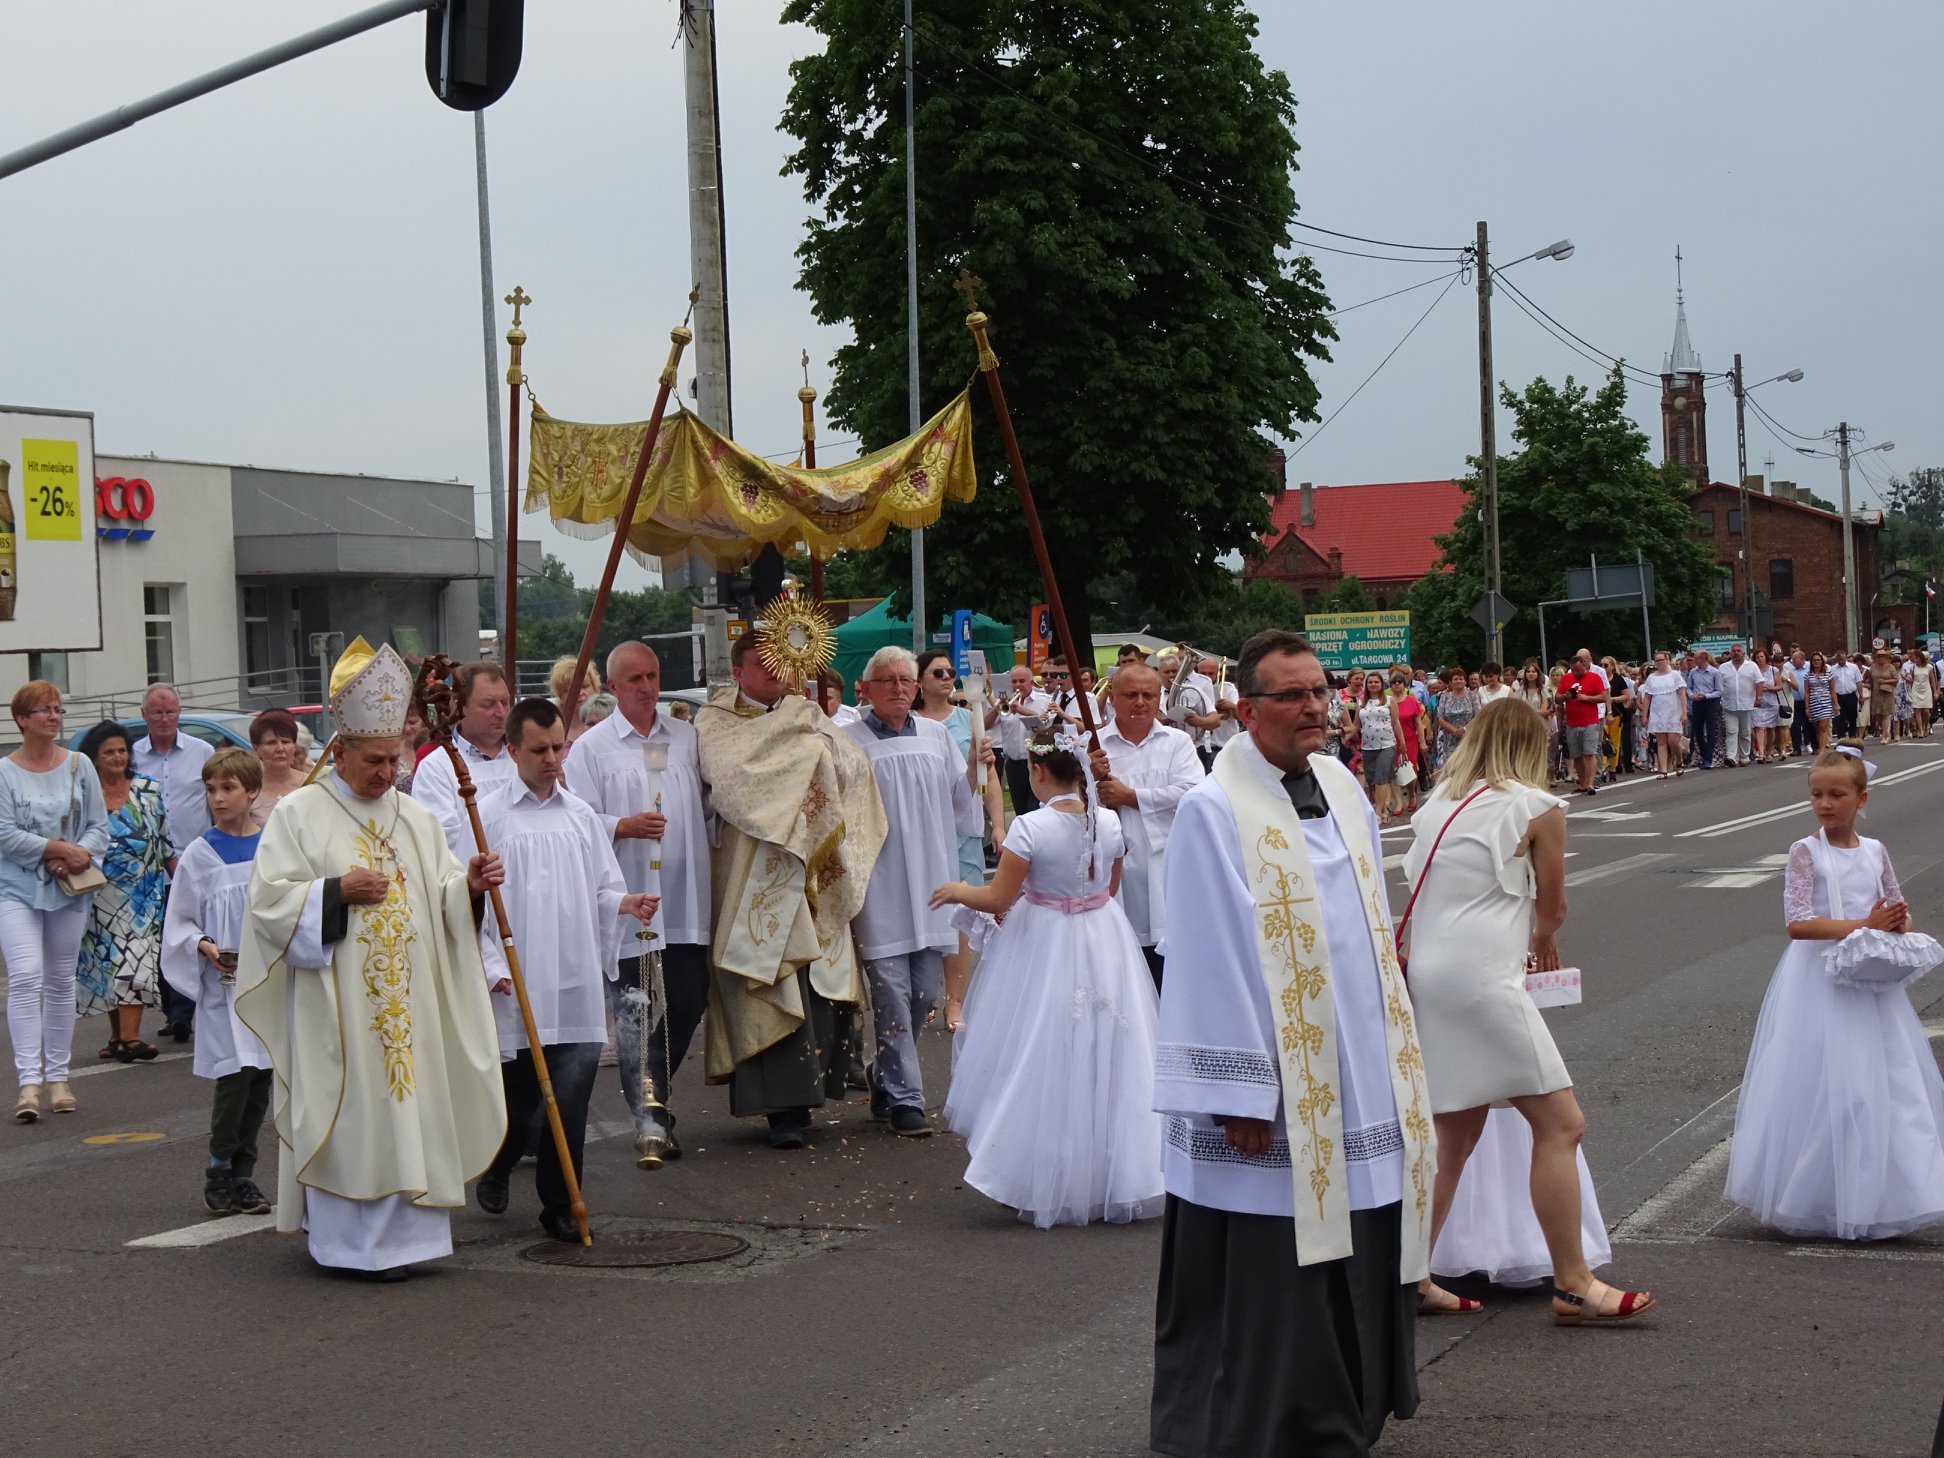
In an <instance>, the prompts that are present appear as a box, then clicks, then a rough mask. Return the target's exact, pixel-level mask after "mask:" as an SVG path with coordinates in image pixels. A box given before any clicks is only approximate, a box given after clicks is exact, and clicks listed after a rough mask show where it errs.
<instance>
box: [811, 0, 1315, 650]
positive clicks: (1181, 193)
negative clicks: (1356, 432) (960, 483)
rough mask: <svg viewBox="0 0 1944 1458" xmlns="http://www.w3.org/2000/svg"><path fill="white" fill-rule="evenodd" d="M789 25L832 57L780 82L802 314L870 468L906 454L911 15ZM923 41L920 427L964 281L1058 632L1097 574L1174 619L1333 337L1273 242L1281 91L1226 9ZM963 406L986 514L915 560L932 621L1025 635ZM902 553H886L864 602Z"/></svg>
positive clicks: (1310, 395) (1026, 0) (962, 358)
mask: <svg viewBox="0 0 1944 1458" xmlns="http://www.w3.org/2000/svg"><path fill="white" fill-rule="evenodd" d="M784 19H785V20H787V21H793V22H799V23H802V24H805V25H808V26H810V27H811V28H812V29H814V30H816V31H817V32H819V33H820V34H821V35H822V36H823V37H824V39H825V48H824V50H823V52H822V53H821V54H818V55H814V56H809V57H806V58H804V59H803V60H800V61H798V62H796V64H795V65H794V66H793V67H792V75H793V77H794V84H793V85H792V87H791V91H790V97H789V102H788V105H787V107H786V109H785V111H784V114H783V125H784V127H785V129H786V130H788V131H789V132H790V133H791V134H792V135H793V136H795V137H796V138H797V140H798V143H799V146H798V149H797V151H796V152H795V153H794V154H793V155H792V156H791V158H790V160H789V162H788V164H787V167H786V171H787V172H789V173H791V174H794V175H797V176H800V177H801V178H802V179H803V186H804V193H805V196H806V198H807V200H808V201H810V202H811V203H812V204H813V205H815V206H816V207H817V209H818V215H817V216H815V217H813V218H812V220H811V221H810V224H809V234H808V237H807V238H806V239H805V241H804V242H803V244H802V246H801V247H800V249H799V250H798V252H799V257H800V258H801V260H802V284H803V287H804V288H805V289H806V290H807V291H808V292H809V294H810V297H811V299H812V301H813V305H814V308H815V311H816V314H817V317H818V318H819V319H820V320H822V321H823V322H826V323H842V324H848V325H849V326H850V327H851V329H852V330H853V332H854V335H855V338H854V339H853V341H852V342H851V343H849V344H846V345H844V346H842V347H841V348H840V349H839V350H838V352H837V357H836V360H835V377H834V379H833V381H832V383H831V387H830V391H829V394H828V397H827V402H828V407H829V410H830V413H831V416H832V418H833V420H834V421H835V422H836V423H837V424H838V425H840V426H843V427H844V428H846V429H848V430H851V431H853V432H855V433H856V434H857V435H859V436H861V437H862V438H863V441H864V443H865V445H866V446H877V445H882V444H883V443H885V442H887V441H890V440H893V439H896V438H898V437H901V436H903V435H904V434H906V432H907V430H908V428H909V423H908V418H907V394H906V377H907V366H908V359H909V356H908V353H907V349H906V323H907V321H906V312H905V308H906V306H905V268H906V256H905V161H904V153H905V143H904V127H903V117H904V77H903V64H902V50H903V36H902V30H901V14H900V7H899V6H898V5H897V4H896V3H895V0H791V3H789V4H788V5H787V6H786V7H785V9H784ZM914 35H915V45H916V68H917V71H918V82H917V86H916V88H915V90H916V117H915V122H914V134H915V146H916V154H917V165H916V169H915V176H916V190H917V235H918V278H919V309H918V313H919V321H918V322H919V336H920V338H919V358H920V363H921V366H922V370H921V382H922V386H923V398H924V408H925V413H929V412H930V411H932V410H935V409H937V408H938V407H939V406H940V405H942V404H943V403H944V402H945V401H946V400H947V399H948V398H950V397H951V396H952V395H953V394H955V393H956V392H957V391H958V390H960V389H961V388H963V387H964V386H965V384H966V381H967V379H968V378H969V377H970V376H971V375H972V371H973V365H974V360H973V354H972V348H971V344H970V341H969V339H968V336H967V334H966V331H965V325H964V316H965V312H966V310H965V307H964V304H963V301H962V300H961V299H960V298H959V297H958V296H957V295H955V294H954V293H953V292H952V287H951V285H952V281H953V278H954V276H955V275H956V274H957V272H958V270H959V268H960V267H961V266H965V267H969V268H970V269H971V270H972V271H973V272H974V273H976V274H977V275H979V276H980V277H982V278H983V279H984V280H985V289H984V296H983V297H984V301H985V303H986V306H987V308H988V311H989V313H990V314H991V316H992V320H993V324H992V340H993V344H994V346H995V348H996V350H997V352H998V354H999V356H1000V359H1001V360H1002V362H1003V365H1004V375H1003V378H1004V380H1005V385H1006V393H1007V396H1008V398H1009V400H1010V403H1011V407H1012V415H1013V419H1014V422H1015V424H1016V426H1017V428H1018V433H1019V441H1020V446H1021V451H1022V454H1023V455H1024V458H1025V460H1026V464H1027V469H1028V471H1029V472H1031V474H1032V479H1033V485H1034V490H1035V495H1036V497H1037V499H1038V503H1039V508H1040V513H1041V517H1042V519H1043V521H1044V523H1045V526H1046V532H1047V538H1048V543H1049V547H1050V550H1051V553H1052V557H1053V563H1054V568H1055V572H1056V575H1057V576H1058V579H1059V582H1060V586H1061V591H1062V594H1063V596H1064V597H1065V599H1066V602H1067V605H1068V611H1069V616H1070V618H1071V619H1072V625H1073V630H1074V632H1075V633H1076V634H1077V635H1080V636H1081V637H1083V638H1084V637H1085V636H1086V634H1087V633H1088V632H1089V629H1090V626H1091V620H1092V610H1091V602H1090V599H1091V588H1092V586H1093V584H1094V583H1096V582H1097V581H1099V580H1100V579H1101V578H1102V577H1104V576H1108V575H1113V574H1123V573H1124V574H1129V575H1131V576H1132V577H1133V578H1135V579H1136V580H1137V581H1138V582H1139V584H1140V586H1141V588H1142V590H1143V593H1144V595H1145V596H1146V597H1147V598H1148V599H1149V600H1150V601H1151V602H1153V603H1154V604H1155V605H1156V606H1157V607H1158V608H1160V609H1163V610H1166V611H1169V612H1177V613H1185V612H1186V611H1187V610H1188V609H1189V608H1190V607H1191V606H1192V604H1193V603H1194V602H1195V600H1196V598H1197V597H1198V596H1199V595H1200V594H1201V593H1202V592H1204V591H1205V590H1208V589H1209V588H1210V587H1211V586H1215V585H1219V584H1220V583H1221V581H1222V575H1223V569H1222V567H1221V566H1220V563H1219V559H1220V558H1221V556H1222V554H1223V553H1225V552H1227V551H1229V550H1231V549H1246V548H1250V547H1252V546H1253V545H1254V544H1255V541H1256V539H1257V537H1258V535H1259V534H1260V532H1261V531H1262V530H1263V528H1264V527H1265V526H1266V524H1267V520H1268V506H1267V499H1266V498H1267V492H1268V489H1269V487H1270V484H1271V482H1270V475H1269V447H1268V444H1267V443H1266V441H1265V440H1264V432H1265V431H1276V432H1281V433H1285V434H1289V433H1293V432H1294V430H1295V428H1296V426H1297V424H1298V422H1300V421H1304V420H1313V419H1314V418H1315V406H1316V399H1317V392H1316V387H1315V384H1314V383H1313V382H1312V380H1311V378H1310V373H1309V366H1310V363H1311V362H1312V361H1314V360H1320V359H1325V358H1327V357H1328V356H1327V353H1326V341H1328V340H1329V339H1332V338H1334V337H1335V334H1334V330H1333V329H1332V327H1331V325H1330V323H1329V321H1328V319H1327V318H1326V317H1325V310H1326V309H1327V308H1328V301H1327V299H1326V298H1325V297H1324V294H1323V289H1322V283H1321V279H1320V277H1319V275H1318V273H1317V271H1316V268H1315V266H1314V265H1313V263H1312V262H1311V261H1310V260H1309V259H1308V258H1307V257H1304V256H1301V255H1299V254H1298V253H1296V251H1295V249H1294V247H1293V245H1292V243H1291V241H1290V229H1289V219H1291V218H1292V217H1293V215H1294V213H1295V209H1296V203H1295V195H1294V190H1293V187H1292V183H1291V174H1292V172H1293V170H1294V167H1295V159H1296V150H1297V148H1296V142H1295V138H1294V134H1293V131H1292V126H1293V122H1294V118H1295V101H1294V99H1293V98H1292V97H1291V95H1290V89H1289V82H1288V80H1287V78H1286V77H1285V76H1283V75H1282V73H1280V72H1278V71H1273V70H1269V69H1267V68H1266V67H1264V65H1263V64H1262V61H1261V58H1260V57H1259V56H1258V55H1257V54H1256V52H1255V50H1254V47H1253V41H1254V39H1255V35H1256V22H1255V17H1254V16H1253V15H1252V14H1250V13H1249V12H1248V11H1247V10H1245V9H1243V8H1242V6H1241V5H1239V4H1237V3H1235V0H1063V3H1059V4H1049V3H1046V0H926V3H925V4H924V5H922V6H920V7H918V11H917V19H916V23H915V27H914ZM975 399H976V400H977V401H978V415H977V418H976V427H975V428H976V431H977V441H978V454H979V462H980V466H981V489H980V497H979V500H978V501H977V502H976V503H974V504H973V505H971V506H969V507H960V506H948V507H947V508H946V510H945V514H944V516H943V518H942V520H941V521H940V523H939V525H938V527H937V528H936V529H934V530H933V531H930V532H928V533H927V534H926V542H925V547H926V567H927V591H928V602H929V604H930V605H932V606H934V607H978V608H982V609H985V610H987V611H993V612H996V613H997V614H998V615H1000V616H1002V617H1011V618H1013V619H1014V620H1015V621H1024V614H1025V609H1026V607H1027V605H1028V604H1030V603H1032V602H1034V601H1037V600H1039V599H1040V598H1041V597H1042V596H1043V593H1042V590H1041V588H1040V586H1039V582H1038V577H1037V573H1036V570H1035V566H1034V562H1033V558H1032V555H1031V553H1030V551H1029V550H1028V548H1027V545H1026V537H1025V531H1024V528H1023V526H1022V523H1021V520H1020V515H1019V506H1018V502H1017V499H1016V497H1015V494H1014V489H1013V485H1012V483H1011V481H1010V479H1009V476H1008V473H1007V471H1006V470H1005V457H1004V453H1003V450H1002V448H1001V444H1000V439H999V436H998V434H997V432H996V429H995V427H994V423H993V421H992V419H991V417H990V414H989V413H988V410H987V407H986V404H985V400H984V392H983V390H979V391H977V392H975ZM907 545H908V544H907V539H906V537H905V536H904V534H903V533H894V534H893V536H892V537H891V539H890V540H889V541H887V543H886V545H885V546H884V547H883V548H881V549H880V555H881V561H880V564H879V567H880V569H881V570H880V571H879V572H878V573H877V574H876V577H877V580H880V581H886V580H889V579H891V578H893V577H901V576H902V575H903V569H904V564H905V560H906V558H905V553H906V550H907ZM892 563H895V568H893V567H892V565H891V564H892Z"/></svg>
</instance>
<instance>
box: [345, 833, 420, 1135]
mask: <svg viewBox="0 0 1944 1458" xmlns="http://www.w3.org/2000/svg"><path fill="white" fill-rule="evenodd" d="M357 845H358V850H357V857H358V864H359V865H360V866H362V867H365V868H367V869H369V870H374V871H378V872H381V873H382V874H383V875H384V876H385V877H386V879H387V881H388V882H389V884H388V885H387V886H386V888H385V899H384V900H383V901H381V902H380V903H378V905H376V906H362V907H359V908H358V924H359V931H358V937H357V940H358V945H360V946H361V947H363V948H364V949H365V955H364V962H363V964H362V966H360V968H359V969H358V970H359V975H360V976H361V977H362V978H363V980H364V987H365V998H366V1000H367V1001H368V1002H369V1003H370V1004H371V1007H372V1018H371V1023H370V1030H371V1031H372V1032H373V1033H375V1034H376V1035H377V1038H378V1046H379V1048H380V1049H382V1050H383V1052H384V1055H385V1089H386V1092H387V1093H389V1094H390V1096H391V1097H392V1099H393V1100H394V1101H396V1102H398V1103H403V1102H404V1101H405V1100H406V1098H407V1097H409V1096H410V1095H411V1094H412V1093H413V1092H414V1090H415V1086H416V1085H415V1082H414V1073H413V1067H412V956H411V945H412V943H413V942H415V941H417V940H418V933H417V932H416V931H414V930H413V929H412V908H411V904H410V902H409V901H408V900H407V899H406V895H405V868H404V867H403V866H402V865H399V864H398V863H397V861H396V859H395V858H394V856H393V855H392V852H391V847H390V845H389V843H388V842H387V841H386V840H385V837H384V835H383V834H382V833H381V832H380V831H379V829H378V826H377V824H376V822H366V823H361V824H360V825H359V826H358V832H357Z"/></svg>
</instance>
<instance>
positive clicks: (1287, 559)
mask: <svg viewBox="0 0 1944 1458" xmlns="http://www.w3.org/2000/svg"><path fill="white" fill-rule="evenodd" d="M1468 499H1469V498H1468V497H1467V496H1466V495H1465V488H1464V487H1463V486H1461V485H1459V484H1458V483H1457V482H1456V481H1387V482H1382V483H1378V484H1374V485H1367V486H1313V485H1311V484H1310V483H1309V482H1308V481H1305V482H1303V483H1302V485H1300V486H1298V487H1297V488H1296V489H1295V490H1293V491H1292V490H1290V489H1289V488H1288V487H1282V488H1280V489H1278V491H1277V492H1276V494H1275V496H1274V497H1273V498H1271V500H1270V503H1269V530H1268V532H1267V533H1266V534H1265V535H1264V536H1263V539H1262V554H1261V556H1260V557H1258V558H1257V559H1256V560H1255V561H1252V562H1249V563H1247V564H1245V565H1244V566H1243V568H1242V575H1243V576H1244V577H1247V578H1249V579H1251V580H1254V579H1256V578H1267V579H1268V580H1270V581H1272V582H1280V583H1281V584H1282V585H1283V586H1284V587H1286V588H1288V589H1289V590H1290V591H1291V592H1293V593H1295V594H1296V595H1297V596H1298V597H1300V598H1301V599H1302V600H1303V602H1304V603H1305V604H1313V603H1315V602H1316V601H1317V600H1318V599H1319V598H1321V597H1323V596H1324V595H1325V594H1326V593H1328V592H1329V591H1330V589H1331V588H1333V587H1335V586H1336V585H1337V583H1339V582H1341V581H1342V580H1343V579H1344V578H1345V577H1355V578H1356V579H1357V580H1358V581H1359V582H1361V583H1362V584H1363V585H1364V586H1365V587H1366V588H1367V589H1369V591H1370V595H1371V596H1372V597H1374V598H1375V599H1376V600H1377V606H1378V607H1380V608H1388V607H1392V606H1394V605H1395V604H1396V603H1397V602H1398V600H1399V599H1400V598H1402V597H1403V595H1404V594H1405V592H1406V591H1408V590H1409V589H1410V586H1411V584H1412V583H1414V582H1416V581H1417V580H1418V579H1419V578H1420V577H1422V576H1424V574H1425V573H1427V572H1429V571H1430V570H1431V567H1432V564H1433V563H1435V562H1436V561H1437V560H1438V544H1437V542H1436V541H1435V540H1433V539H1434V538H1436V537H1440V536H1443V535H1444V534H1445V533H1446V532H1448V531H1450V530H1451V529H1452V527H1453V526H1455V525H1456V524H1457V521H1458V518H1459V517H1460V516H1461V515H1463V514H1464V511H1465V505H1466V502H1467V501H1468Z"/></svg>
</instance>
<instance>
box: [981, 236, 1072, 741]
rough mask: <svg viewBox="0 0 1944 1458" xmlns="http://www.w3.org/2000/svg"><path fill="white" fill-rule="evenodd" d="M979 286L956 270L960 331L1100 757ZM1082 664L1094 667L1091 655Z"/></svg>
mask: <svg viewBox="0 0 1944 1458" xmlns="http://www.w3.org/2000/svg"><path fill="white" fill-rule="evenodd" d="M982 282H983V280H981V279H979V278H976V277H975V276H974V275H973V273H972V270H971V269H969V268H961V269H960V270H959V276H958V282H957V283H955V284H953V285H952V287H953V288H954V289H956V290H957V291H958V292H959V293H960V294H961V295H963V296H964V298H965V304H966V307H967V308H968V309H970V310H971V312H970V313H968V314H967V315H966V316H965V327H966V328H967V329H970V330H971V331H972V339H973V342H974V343H975V344H977V345H978V347H979V373H980V374H982V375H984V376H985V382H986V392H987V393H988V394H989V395H990V396H991V397H992V413H993V414H994V415H995V416H997V417H998V420H999V435H1000V437H1001V439H1003V440H1004V441H1005V443H1006V459H1007V460H1008V461H1009V462H1011V464H1012V478H1013V485H1014V486H1016V487H1017V488H1018V489H1019V509H1020V512H1021V513H1022V514H1023V515H1024V516H1025V518H1026V534H1027V535H1028V536H1030V537H1031V538H1032V539H1033V556H1034V557H1035V558H1036V559H1038V561H1039V570H1040V582H1041V584H1042V585H1043V586H1044V587H1045V589H1046V603H1047V607H1048V608H1049V609H1051V611H1052V613H1053V633H1054V636H1055V637H1057V638H1058V639H1059V641H1060V652H1062V653H1063V654H1065V655H1066V661H1067V667H1068V669H1069V670H1070V671H1071V672H1072V673H1073V674H1074V675H1075V678H1074V682H1075V684H1076V692H1075V694H1074V698H1075V701H1076V702H1077V703H1078V704H1079V706H1080V723H1081V727H1083V728H1084V729H1085V730H1086V731H1087V738H1088V740H1089V741H1090V745H1091V747H1092V749H1093V750H1094V752H1095V753H1099V752H1100V726H1099V724H1097V723H1096V722H1095V721H1094V706H1093V695H1092V694H1083V693H1079V692H1077V685H1078V681H1079V680H1078V676H1079V672H1080V664H1081V662H1082V660H1081V658H1080V655H1079V652H1078V651H1077V647H1076V645H1075V643H1074V641H1073V629H1071V628H1069V627H1068V626H1067V615H1066V604H1065V603H1064V602H1062V601H1061V600H1060V584H1059V583H1058V582H1057V581H1055V580H1054V577H1053V558H1052V556H1051V555H1050V554H1049V553H1048V552H1047V550H1046V533H1045V532H1044V531H1042V530H1041V529H1040V519H1039V508H1038V507H1037V506H1035V505H1034V504H1033V488H1032V486H1031V485H1030V484H1028V482H1027V480H1026V462H1025V461H1024V460H1023V459H1022V458H1021V456H1020V454H1019V437H1018V436H1016V435H1014V434H1013V423H1012V412H1011V411H1010V410H1008V409H1007V408H1006V390H1005V387H1004V386H1003V385H1001V384H1000V383H999V356H998V355H996V354H994V353H993V352H992V346H991V344H989V343H988V342H987V341H986V322H987V321H986V316H985V314H984V313H983V312H982V311H981V310H980V308H979V287H980V284H981V283H982ZM1085 662H1086V663H1087V665H1088V666H1089V667H1091V666H1092V665H1093V657H1092V655H1091V654H1090V655H1089V656H1088V657H1087V658H1086V660H1085Z"/></svg>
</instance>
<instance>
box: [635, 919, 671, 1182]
mask: <svg viewBox="0 0 1944 1458" xmlns="http://www.w3.org/2000/svg"><path fill="white" fill-rule="evenodd" d="M635 939H636V940H637V941H639V942H640V943H641V950H640V951H639V952H638V953H637V954H636V955H635V975H636V976H637V977H638V978H639V979H640V986H639V988H638V989H631V991H634V992H636V993H637V994H638V995H637V996H634V997H631V998H630V999H629V1001H632V1002H633V1003H634V1004H635V1005H634V1007H633V1008H631V1009H628V1010H627V1013H626V1015H628V1016H633V1017H638V1018H640V1020H641V1024H640V1029H641V1031H640V1037H639V1039H638V1041H637V1042H636V1044H635V1074H636V1077H638V1078H639V1079H640V1080H641V1104H642V1111H641V1117H640V1118H639V1119H638V1120H637V1121H636V1123H635V1141H634V1145H635V1168H636V1169H649V1170H653V1169H660V1168H661V1167H662V1164H663V1162H664V1161H665V1160H666V1159H667V1157H668V1105H667V1103H666V1102H664V1101H663V1099H662V1097H661V1092H660V1091H659V1090H657V1089H656V1087H655V1074H654V1060H653V1059H652V1058H651V1057H650V1056H649V1055H650V1050H651V1049H652V1048H653V1046H654V1044H653V1042H652V1040H653V1038H654V1036H655V1024H656V1023H660V1024H661V1034H662V1066H663V1067H664V1068H665V1067H667V1066H668V1053H669V1046H668V1037H669V1034H668V988H667V985H666V984H665V983H664V982H663V981H662V954H661V948H660V947H659V946H657V945H656V943H657V942H659V941H660V940H661V938H660V936H659V935H658V934H657V933H656V932H655V930H654V928H652V927H648V926H644V927H642V929H641V930H640V931H638V932H636V933H635Z"/></svg>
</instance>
